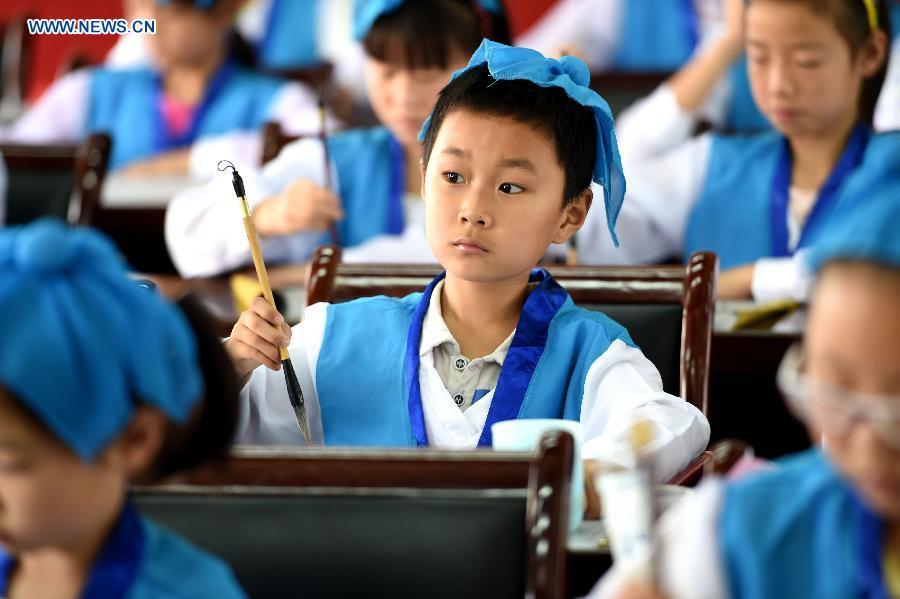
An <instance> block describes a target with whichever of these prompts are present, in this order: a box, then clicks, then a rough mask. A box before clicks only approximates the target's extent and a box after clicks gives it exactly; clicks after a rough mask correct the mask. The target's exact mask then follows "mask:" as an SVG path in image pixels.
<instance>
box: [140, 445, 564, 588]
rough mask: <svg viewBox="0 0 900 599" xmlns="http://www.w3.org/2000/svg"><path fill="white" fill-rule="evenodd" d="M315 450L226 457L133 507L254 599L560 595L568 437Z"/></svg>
mask: <svg viewBox="0 0 900 599" xmlns="http://www.w3.org/2000/svg"><path fill="white" fill-rule="evenodd" d="M314 451H315V453H319V458H316V457H310V456H302V455H301V453H302V452H291V450H288V449H274V450H273V449H243V450H238V452H239V453H238V455H237V457H235V458H234V459H233V460H231V462H230V463H229V464H228V465H226V466H225V469H224V470H219V471H218V472H216V471H214V470H207V471H205V473H203V474H198V475H196V476H194V477H192V478H190V479H188V482H189V483H190V484H188V485H179V486H170V487H145V488H141V489H138V490H137V492H136V494H135V496H136V498H137V503H138V505H139V507H140V509H141V511H142V512H143V513H144V514H145V515H147V516H149V517H150V518H152V519H153V520H155V521H158V522H159V523H161V524H162V525H164V526H167V527H169V528H171V529H174V530H175V531H177V532H179V533H181V534H182V535H184V536H186V537H187V538H188V539H190V540H191V541H193V542H194V543H196V544H197V545H199V546H201V547H203V548H205V549H207V550H209V551H211V552H213V553H215V554H217V555H219V556H221V557H222V558H224V559H225V560H226V561H228V562H229V563H230V565H231V566H232V569H233V570H234V572H235V574H236V576H237V578H238V580H239V581H240V582H241V584H242V585H243V586H244V588H245V589H246V591H247V592H248V594H249V595H250V596H251V597H254V598H263V599H265V598H268V597H284V596H292V595H293V594H302V595H305V596H310V597H325V598H327V597H346V596H360V595H376V596H390V597H407V596H428V597H448V598H451V597H452V598H454V599H455V598H458V597H522V596H528V597H536V598H548V599H549V598H552V599H556V598H561V597H562V596H563V594H564V587H565V551H566V542H565V540H566V536H567V522H568V514H567V509H568V504H569V493H570V482H571V481H570V476H569V473H570V472H571V468H572V460H573V455H574V445H573V440H572V437H571V436H570V435H568V434H566V433H562V432H554V433H549V434H548V435H546V436H545V437H544V438H543V439H542V440H541V443H540V447H539V449H538V451H537V452H536V454H535V456H534V457H532V456H529V455H527V454H523V455H514V454H499V453H498V454H493V455H488V453H479V452H476V453H474V454H473V453H460V452H438V451H424V450H413V451H406V452H401V451H394V452H381V451H379V452H377V453H373V452H372V451H362V450H357V451H349V450H344V451H330V452H329V451H327V450H314ZM240 452H243V455H241V453H240ZM279 452H280V453H279ZM450 453H455V454H456V455H452V456H451V455H448V454H450ZM323 456H326V457H323ZM242 460H244V461H247V464H249V463H251V462H252V463H253V466H252V467H247V464H244V465H243V466H241V465H239V464H237V465H236V463H237V462H240V461H242ZM267 460H268V461H269V462H270V463H267ZM272 461H274V462H275V463H271V462H272ZM298 463H299V465H298ZM329 463H330V466H331V467H323V466H327V464H329ZM335 465H337V467H335ZM373 465H374V466H375V469H376V472H378V474H379V476H373V473H372V472H371V471H370V470H369V469H368V466H373ZM292 466H293V467H292ZM523 469H524V471H526V472H527V473H528V474H527V478H526V479H525V481H521V480H520V481H518V482H519V484H518V485H512V484H510V483H512V482H513V481H512V480H511V479H510V474H511V473H514V472H518V473H519V474H521V471H522V470H523ZM492 470H496V474H497V476H496V478H497V480H498V481H499V482H498V483H494V484H492V483H491V482H490V479H491V477H492V475H493V473H492ZM254 471H255V474H253V472H254ZM248 476H249V478H248ZM442 479H443V480H445V481H446V482H444V483H442V482H441V480H442ZM247 482H251V483H253V484H254V485H256V486H235V485H241V484H245V483H247Z"/></svg>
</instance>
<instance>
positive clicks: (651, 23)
mask: <svg viewBox="0 0 900 599" xmlns="http://www.w3.org/2000/svg"><path fill="white" fill-rule="evenodd" d="M620 4H621V6H622V13H623V14H622V23H621V26H620V28H619V30H620V31H621V32H622V34H621V38H620V41H619V49H618V51H617V53H616V58H615V61H614V63H613V64H614V67H615V68H616V69H618V70H621V71H638V72H641V71H643V72H648V71H649V72H665V71H674V70H676V69H678V68H679V67H680V66H681V65H682V64H684V62H685V61H686V60H687V59H688V58H690V56H691V53H692V52H693V51H694V47H695V46H696V45H697V16H696V14H695V13H694V7H693V2H692V0H628V1H627V2H621V3H620Z"/></svg>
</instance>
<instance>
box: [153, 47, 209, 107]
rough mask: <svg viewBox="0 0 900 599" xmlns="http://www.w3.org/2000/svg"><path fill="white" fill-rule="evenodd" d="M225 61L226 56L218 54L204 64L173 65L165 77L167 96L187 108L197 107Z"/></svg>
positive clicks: (164, 83)
mask: <svg viewBox="0 0 900 599" xmlns="http://www.w3.org/2000/svg"><path fill="white" fill-rule="evenodd" d="M223 60H224V56H223V55H222V54H220V53H217V54H214V55H211V56H210V57H209V59H208V60H206V61H205V62H202V63H198V64H192V65H172V66H171V67H170V68H169V69H167V70H166V73H165V75H164V76H163V89H164V90H165V93H166V96H168V97H169V98H171V99H172V100H175V101H177V102H179V103H181V104H184V105H186V106H196V105H197V104H199V103H200V102H201V101H202V100H203V96H204V95H205V94H206V88H207V86H208V85H209V83H210V81H211V80H212V78H213V76H214V75H215V73H216V71H217V70H218V69H219V67H220V66H221V65H222V61H223Z"/></svg>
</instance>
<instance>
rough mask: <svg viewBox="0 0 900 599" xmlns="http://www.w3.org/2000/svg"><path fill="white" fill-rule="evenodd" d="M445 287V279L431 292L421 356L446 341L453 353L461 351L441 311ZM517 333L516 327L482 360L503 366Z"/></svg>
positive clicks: (423, 323) (423, 326)
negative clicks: (442, 294)
mask: <svg viewBox="0 0 900 599" xmlns="http://www.w3.org/2000/svg"><path fill="white" fill-rule="evenodd" d="M443 289H444V281H443V280H441V281H438V284H437V285H435V286H434V290H433V291H432V293H431V299H430V300H429V302H428V310H427V311H426V312H425V320H424V321H423V322H422V340H421V342H420V343H419V356H420V357H421V356H425V355H427V354H428V353H430V352H431V351H433V350H434V349H435V348H436V347H439V346H441V345H444V344H445V343H446V344H449V345H450V346H451V348H452V353H454V354H459V353H460V351H459V343H457V342H456V339H454V338H453V333H451V332H450V329H448V328H447V323H446V322H444V317H443V315H442V313H441V293H442V292H443ZM515 334H516V331H515V329H514V330H513V332H512V333H510V334H509V337H507V338H506V339H505V340H504V341H503V343H501V344H500V345H498V346H497V349H495V350H494V351H493V352H491V353H490V354H489V355H487V356H484V357H483V358H481V359H482V361H485V362H488V361H493V362H496V363H497V364H499V365H500V366H501V367H502V366H503V361H504V360H505V359H506V354H507V352H509V347H510V345H511V344H512V340H513V336H515ZM479 357H480V356H479Z"/></svg>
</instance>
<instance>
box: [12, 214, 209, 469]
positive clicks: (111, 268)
mask: <svg viewBox="0 0 900 599" xmlns="http://www.w3.org/2000/svg"><path fill="white" fill-rule="evenodd" d="M0 315H2V316H0V339H2V340H3V342H2V343H0V387H3V388H4V389H6V390H7V391H8V392H9V393H11V394H12V395H13V396H14V397H15V398H17V399H18V400H19V401H20V402H22V403H23V404H24V405H25V406H26V407H27V408H28V409H29V410H30V411H31V412H32V413H33V414H34V415H35V416H36V417H37V418H38V419H39V420H41V421H42V422H43V423H44V424H45V425H46V426H47V427H48V428H49V429H50V430H51V431H52V432H53V433H54V434H55V435H56V436H57V437H59V439H60V440H61V441H63V442H64V443H65V444H66V445H68V446H69V447H70V448H71V449H72V450H73V451H75V453H77V454H78V456H79V457H80V458H81V459H83V460H86V461H90V460H92V459H93V458H94V457H96V455H97V454H98V452H100V451H101V450H102V449H103V448H104V447H105V446H106V445H107V444H109V443H110V442H111V441H112V440H113V439H115V437H116V436H117V435H118V434H119V433H120V432H121V431H122V430H123V428H124V427H125V426H126V425H127V424H128V422H129V421H130V420H131V418H132V416H133V412H134V407H135V402H140V403H145V404H148V405H151V406H155V407H157V408H159V409H160V410H162V411H163V412H165V413H166V414H167V415H168V416H169V417H170V418H172V419H173V420H174V421H176V422H184V421H185V420H186V419H187V417H188V416H189V415H190V412H191V408H192V407H193V406H194V404H195V403H196V402H197V401H198V400H199V399H200V398H201V397H202V393H203V382H202V379H201V375H200V371H199V363H198V356H197V350H196V341H195V338H194V336H193V333H192V331H191V329H190V326H189V325H188V323H187V320H186V319H185V317H184V316H183V315H182V314H181V312H180V311H179V310H178V309H177V308H176V307H175V306H172V305H170V304H168V303H165V302H164V301H163V300H162V299H160V298H158V297H157V296H155V295H154V294H152V293H148V292H147V291H146V290H145V289H142V288H140V287H138V286H137V285H136V284H135V283H134V282H133V281H132V280H130V279H129V278H128V276H127V273H126V270H125V264H124V262H123V261H122V259H121V258H120V257H119V255H118V253H117V252H116V249H115V247H114V246H113V245H112V244H111V243H110V242H109V241H107V240H106V239H105V238H104V237H102V236H101V235H100V234H99V233H95V232H93V231H91V230H89V229H70V228H67V227H66V226H65V225H63V224H62V223H61V222H58V221H54V220H50V219H45V220H41V221H38V222H36V223H34V224H31V225H28V226H25V227H13V228H9V229H6V230H4V231H2V232H0Z"/></svg>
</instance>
